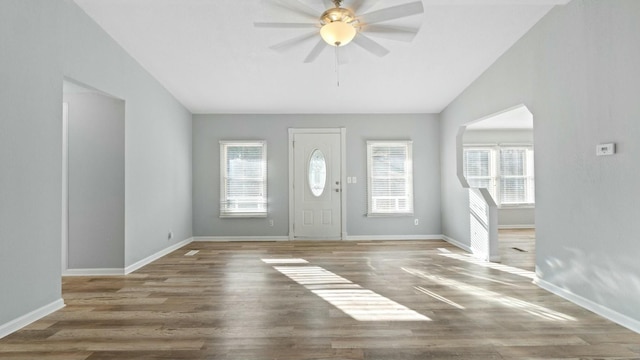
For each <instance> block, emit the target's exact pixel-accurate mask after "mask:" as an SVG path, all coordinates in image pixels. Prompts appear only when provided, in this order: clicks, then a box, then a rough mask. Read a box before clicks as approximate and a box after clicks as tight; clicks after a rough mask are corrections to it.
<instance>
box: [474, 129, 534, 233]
mask: <svg viewBox="0 0 640 360" xmlns="http://www.w3.org/2000/svg"><path fill="white" fill-rule="evenodd" d="M462 143H463V144H465V145H467V144H469V145H496V144H529V145H533V129H522V130H515V129H511V130H471V129H467V130H465V132H464V135H463V139H462ZM498 227H501V228H526V227H530V228H532V227H535V209H534V207H532V206H517V207H510V206H505V207H501V208H499V209H498Z"/></svg>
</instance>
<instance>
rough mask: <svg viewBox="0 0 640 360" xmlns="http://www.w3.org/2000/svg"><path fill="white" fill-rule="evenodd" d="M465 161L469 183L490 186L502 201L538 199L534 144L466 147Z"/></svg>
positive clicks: (516, 202)
mask: <svg viewBox="0 0 640 360" xmlns="http://www.w3.org/2000/svg"><path fill="white" fill-rule="evenodd" d="M463 161H464V175H465V177H466V179H467V182H468V183H469V186H471V187H473V188H486V189H488V190H489V192H490V193H491V195H492V196H493V198H494V200H495V201H496V203H497V204H498V205H532V204H534V203H535V195H534V193H535V188H534V184H535V182H534V176H533V149H532V147H531V146H504V145H502V146H500V145H499V146H491V147H490V146H484V147H482V146H478V147H465V149H464V160H463Z"/></svg>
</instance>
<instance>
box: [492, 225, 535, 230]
mask: <svg viewBox="0 0 640 360" xmlns="http://www.w3.org/2000/svg"><path fill="white" fill-rule="evenodd" d="M535 228H536V225H535V224H519V225H498V229H535Z"/></svg>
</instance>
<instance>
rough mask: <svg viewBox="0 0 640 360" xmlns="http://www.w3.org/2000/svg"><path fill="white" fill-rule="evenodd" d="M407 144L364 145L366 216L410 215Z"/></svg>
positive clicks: (410, 173) (409, 153) (409, 152)
mask: <svg viewBox="0 0 640 360" xmlns="http://www.w3.org/2000/svg"><path fill="white" fill-rule="evenodd" d="M411 148H412V142H411V141H384V142H382V141H368V142H367V168H368V174H367V175H368V176H367V180H368V181H367V182H368V187H367V192H368V215H374V216H375V215H411V214H413V160H412V149H411Z"/></svg>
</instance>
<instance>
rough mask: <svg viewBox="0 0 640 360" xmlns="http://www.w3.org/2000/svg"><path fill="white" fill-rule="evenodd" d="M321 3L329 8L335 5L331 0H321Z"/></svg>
mask: <svg viewBox="0 0 640 360" xmlns="http://www.w3.org/2000/svg"><path fill="white" fill-rule="evenodd" d="M322 3H323V4H324V7H325V9H331V8H334V7H336V6H335V5H334V4H333V1H331V0H322Z"/></svg>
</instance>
